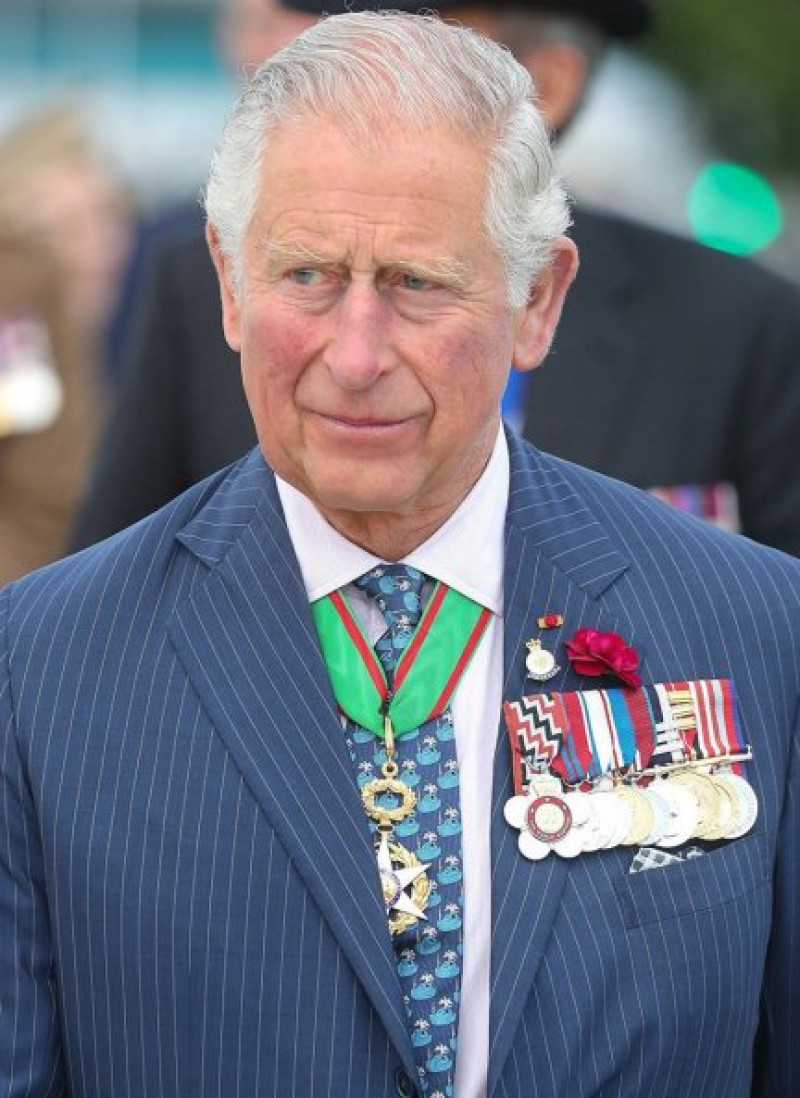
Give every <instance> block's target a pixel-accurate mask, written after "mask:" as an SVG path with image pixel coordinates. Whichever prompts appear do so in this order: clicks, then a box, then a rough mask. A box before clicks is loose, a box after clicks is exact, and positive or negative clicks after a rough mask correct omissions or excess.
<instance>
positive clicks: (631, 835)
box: [614, 785, 655, 846]
mask: <svg viewBox="0 0 800 1098" xmlns="http://www.w3.org/2000/svg"><path fill="white" fill-rule="evenodd" d="M614 796H615V797H617V798H618V799H619V800H624V801H626V802H627V804H628V808H629V809H630V813H631V826H630V827H629V828H628V830H627V832H626V833H625V835H624V836H623V838H622V839H621V845H622V846H641V844H642V843H643V842H644V840H645V838H646V837H647V836H648V835H649V834H650V832H651V831H652V829H653V823H654V820H655V817H654V814H653V808H652V805H651V804H650V801H648V799H647V797H645V795H644V793H642V791H641V790H639V789H637V788H636V787H635V786H632V785H620V786H618V787H617V788H616V789H615V791H614Z"/></svg>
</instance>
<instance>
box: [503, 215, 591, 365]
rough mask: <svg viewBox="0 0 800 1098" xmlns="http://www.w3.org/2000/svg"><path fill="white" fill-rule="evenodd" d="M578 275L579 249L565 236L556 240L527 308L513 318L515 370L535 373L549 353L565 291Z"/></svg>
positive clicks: (512, 359)
mask: <svg viewBox="0 0 800 1098" xmlns="http://www.w3.org/2000/svg"><path fill="white" fill-rule="evenodd" d="M577 271H578V249H577V248H576V247H575V244H574V243H573V242H572V241H571V240H569V239H568V238H567V237H566V236H560V237H558V239H557V240H556V241H555V243H554V245H553V257H552V260H551V262H550V265H549V266H548V267H547V268H546V269H545V270H544V271H542V273H541V274H540V275H539V278H538V279H537V280H536V285H535V286H534V287H533V289H532V290H531V295H530V298H529V299H528V304H527V305H525V306H524V307H523V308H522V309H521V310H520V312H519V314H518V315H517V318H516V326H515V332H514V351H513V354H512V358H511V363H512V366H513V367H514V369H515V370H520V371H526V370H534V369H535V368H536V367H537V366H538V365H539V364H540V363H541V362H542V360H543V359H544V357H545V355H546V354H547V352H548V351H549V350H550V344H551V343H552V342H553V336H554V335H555V330H556V326H557V324H558V320H559V317H560V316H561V308H562V306H563V304H564V299H565V297H566V296H567V290H568V289H569V288H570V286H571V285H572V280H573V278H574V277H575V275H576V273H577Z"/></svg>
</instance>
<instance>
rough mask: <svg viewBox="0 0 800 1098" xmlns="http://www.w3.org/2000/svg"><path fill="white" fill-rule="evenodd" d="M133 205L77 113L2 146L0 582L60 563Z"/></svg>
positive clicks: (98, 401) (49, 113) (94, 427)
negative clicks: (114, 177) (108, 167)
mask: <svg viewBox="0 0 800 1098" xmlns="http://www.w3.org/2000/svg"><path fill="white" fill-rule="evenodd" d="M129 239H130V211H129V206H128V204H127V202H126V200H125V198H124V196H123V194H122V192H121V191H120V190H119V189H118V188H117V186H116V184H115V181H114V180H113V178H112V176H111V174H110V173H109V171H108V169H107V168H106V166H105V164H104V162H103V160H102V158H101V157H100V156H99V154H98V153H97V152H96V150H95V148H94V147H93V145H92V143H91V140H90V139H89V136H88V133H87V132H86V129H85V127H84V124H83V121H82V118H81V116H80V114H79V113H78V112H77V111H75V110H73V109H72V108H69V107H61V106H59V107H54V108H52V109H47V110H44V111H42V112H37V113H36V114H34V115H33V116H31V117H30V118H27V119H25V120H24V121H22V122H21V123H20V124H19V125H18V126H17V127H16V128H15V129H13V130H12V131H11V132H9V133H8V134H6V135H5V137H4V138H3V139H2V140H0V240H2V249H0V408H1V410H0V529H2V539H0V582H2V583H5V582H7V581H8V580H10V579H12V578H14V577H16V576H18V575H21V574H22V573H23V572H24V571H27V570H29V569H31V568H34V567H38V566H39V565H42V564H46V563H48V562H49V561H51V560H54V559H55V558H56V557H57V556H59V555H61V554H62V553H63V552H64V550H65V547H66V541H67V536H68V532H69V530H70V528H71V525H72V523H73V522H74V510H75V506H76V503H77V501H78V499H79V498H80V496H81V495H82V493H83V491H84V490H85V480H86V476H87V473H88V469H89V466H90V463H91V459H92V456H93V453H94V446H95V444H96V439H97V435H98V432H99V428H100V424H101V416H102V411H101V409H102V400H103V395H102V391H101V389H102V387H101V384H100V382H99V376H98V374H99V368H98V363H99V361H100V358H101V354H102V347H103V339H104V335H105V327H106V324H107V322H108V317H109V312H110V309H111V306H112V304H113V302H114V299H115V295H116V292H117V282H118V276H119V272H120V270H121V266H122V263H123V261H124V258H125V254H126V249H127V247H128V242H129Z"/></svg>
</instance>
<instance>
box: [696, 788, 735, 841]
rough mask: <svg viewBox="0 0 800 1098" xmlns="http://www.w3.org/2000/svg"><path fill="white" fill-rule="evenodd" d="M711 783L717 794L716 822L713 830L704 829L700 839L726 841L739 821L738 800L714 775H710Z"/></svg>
mask: <svg viewBox="0 0 800 1098" xmlns="http://www.w3.org/2000/svg"><path fill="white" fill-rule="evenodd" d="M710 778H711V783H712V785H713V786H714V789H715V790H716V793H717V820H716V823H715V825H714V827H713V828H704V830H703V834H702V835H701V836H700V838H702V839H712V840H713V839H727V838H728V835H729V833H730V832H731V831H733V830H734V829H735V827H736V824H737V823H738V820H739V798H738V796H737V795H736V793H735V792H734V791H733V790H732V789H731V788H730V786H727V785H725V784H724V783H723V782H721V781H720V779H719V778H717V777H716V775H713V774H712V775H710Z"/></svg>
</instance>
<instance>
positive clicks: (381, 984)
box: [170, 453, 415, 1072]
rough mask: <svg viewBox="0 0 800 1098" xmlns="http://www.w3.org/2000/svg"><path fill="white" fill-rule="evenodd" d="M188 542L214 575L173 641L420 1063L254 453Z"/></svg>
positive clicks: (180, 617) (289, 561)
mask: <svg viewBox="0 0 800 1098" xmlns="http://www.w3.org/2000/svg"><path fill="white" fill-rule="evenodd" d="M254 484H256V485H257V487H256V488H255V489H254ZM179 540H180V541H182V542H183V544H184V545H185V546H187V547H190V548H191V551H192V552H193V553H195V555H196V556H198V557H199V558H200V559H201V560H202V561H204V562H205V564H206V565H208V566H209V573H208V576H207V579H206V580H205V582H202V583H198V584H196V585H195V588H194V590H193V593H192V595H191V596H190V597H189V598H188V599H187V600H186V601H185V602H184V603H183V604H182V605H181V606H180V607H179V608H178V610H177V612H176V613H175V615H174V618H173V620H172V622H171V623H170V635H171V637H172V640H173V643H174V644H175V646H176V648H177V650H178V653H179V655H180V657H181V660H182V662H183V664H184V666H185V668H186V671H187V674H188V675H189V677H190V679H191V681H192V683H193V684H194V686H195V688H196V690H197V692H198V694H199V695H200V697H201V699H202V701H203V703H204V705H205V708H206V710H207V712H208V714H209V716H210V717H211V720H212V721H213V723H214V726H215V728H216V730H217V732H218V733H219V735H220V737H221V738H222V740H223V742H224V744H225V746H226V747H227V749H228V750H229V751H230V753H231V755H232V757H233V759H234V761H235V763H236V765H237V767H238V769H239V771H240V772H241V774H242V776H243V778H244V780H245V781H246V783H247V785H248V786H249V788H250V790H251V792H252V794H253V796H254V797H255V798H256V800H257V801H258V803H259V805H260V806H261V808H262V810H263V812H264V814H265V815H266V816H267V817H268V818H269V820H270V822H271V824H272V826H273V827H274V828H275V831H276V833H277V835H278V836H279V838H280V840H281V842H282V843H283V845H284V847H285V849H286V851H287V853H288V854H289V856H290V857H291V858H292V860H293V861H294V864H295V866H296V868H297V870H298V872H299V874H300V875H301V876H302V878H303V880H304V882H305V884H306V886H307V888H308V889H309V892H310V893H311V894H312V895H313V897H314V900H315V902H316V903H317V904H318V906H319V908H320V910H321V911H322V912H323V914H324V916H325V918H326V919H327V921H328V923H329V925H330V927H331V929H332V931H333V933H334V934H335V936H336V937H337V939H338V941H339V943H340V945H341V948H342V950H343V951H344V953H345V954H346V955H347V957H348V959H349V961H350V963H351V965H352V967H353V969H354V970H355V972H356V973H357V975H358V977H359V979H360V981H361V983H362V984H363V986H364V988H365V990H366V993H367V995H368V996H369V997H370V999H371V1001H372V1003H373V1005H374V1007H375V1010H376V1011H377V1013H378V1014H379V1015H380V1017H381V1020H382V1022H383V1024H384V1026H385V1028H386V1030H387V1033H388V1034H389V1036H390V1038H391V1039H392V1041H393V1042H394V1044H395V1045H396V1047H397V1050H398V1052H399V1054H400V1056H401V1058H402V1059H403V1061H404V1063H405V1064H406V1067H407V1068H408V1070H409V1071H410V1072H413V1071H414V1070H415V1069H414V1058H413V1053H412V1050H411V1045H410V1040H409V1036H408V1029H407V1022H406V1015H405V1009H404V1006H403V1002H402V997H401V992H400V987H399V982H398V980H397V976H396V972H395V968H394V959H393V955H392V948H391V943H390V941H389V937H388V935H387V932H386V916H385V911H384V905H383V901H382V898H381V895H380V888H379V883H378V877H377V874H376V872H375V857H374V853H373V851H372V845H371V842H370V839H369V834H368V831H367V827H366V824H365V819H364V811H363V808H362V806H361V803H360V799H359V797H358V792H357V788H356V783H355V779H354V775H353V770H352V763H351V761H350V758H349V756H348V753H347V749H346V746H345V744H344V736H343V733H342V729H341V725H340V723H339V718H338V716H337V714H336V709H335V704H334V701H333V697H332V694H331V691H330V687H329V682H328V676H327V671H326V669H325V665H324V663H323V660H322V656H321V653H320V650H319V647H318V643H317V638H316V633H315V631H314V627H313V623H312V620H311V615H310V612H309V607H308V600H307V597H306V593H305V589H304V587H303V583H302V579H301V576H300V572H299V569H298V567H297V563H296V559H295V556H294V551H293V548H292V545H291V541H290V539H289V536H288V533H287V531H286V526H285V523H284V520H283V514H282V510H281V508H280V504H279V501H278V497H277V492H276V491H275V486H274V479H273V477H272V475H271V474H270V473H268V471H267V470H266V468H265V466H264V464H263V461H262V460H261V458H260V456H259V455H257V454H255V453H254V454H253V455H252V456H251V457H250V458H249V459H247V462H246V463H245V465H244V466H243V468H242V471H241V472H240V473H239V474H238V475H237V474H235V475H234V478H233V479H232V481H231V482H229V484H228V485H226V486H225V487H224V488H223V490H222V491H221V492H220V493H218V495H217V496H215V497H214V500H213V513H212V511H211V508H210V507H207V508H206V509H205V511H204V512H202V513H201V514H200V515H199V516H198V517H197V518H196V519H194V520H193V522H192V523H191V524H190V525H189V526H188V527H187V528H185V529H184V531H182V533H181V535H179Z"/></svg>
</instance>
